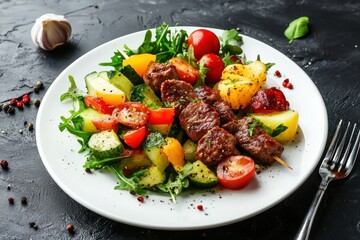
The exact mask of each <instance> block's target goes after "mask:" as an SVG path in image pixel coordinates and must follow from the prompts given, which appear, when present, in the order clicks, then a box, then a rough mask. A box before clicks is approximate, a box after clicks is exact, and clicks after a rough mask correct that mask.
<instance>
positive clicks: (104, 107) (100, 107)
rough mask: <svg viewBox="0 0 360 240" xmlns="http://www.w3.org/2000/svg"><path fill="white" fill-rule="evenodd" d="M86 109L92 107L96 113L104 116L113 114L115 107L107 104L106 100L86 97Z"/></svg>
mask: <svg viewBox="0 0 360 240" xmlns="http://www.w3.org/2000/svg"><path fill="white" fill-rule="evenodd" d="M84 102H85V105H86V107H91V108H93V109H95V110H96V111H98V112H100V113H104V114H111V113H112V112H113V110H114V107H113V106H110V105H109V104H107V103H106V102H105V101H104V100H102V99H101V98H98V97H94V96H86V97H85V98H84Z"/></svg>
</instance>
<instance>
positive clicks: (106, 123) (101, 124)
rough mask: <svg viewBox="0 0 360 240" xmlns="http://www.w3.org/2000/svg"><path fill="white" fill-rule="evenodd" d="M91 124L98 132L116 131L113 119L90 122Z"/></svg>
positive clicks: (115, 123)
mask: <svg viewBox="0 0 360 240" xmlns="http://www.w3.org/2000/svg"><path fill="white" fill-rule="evenodd" d="M92 123H93V124H94V125H95V127H96V128H97V129H98V130H99V131H105V130H114V132H116V131H117V121H116V120H115V119H113V118H104V119H99V120H92Z"/></svg>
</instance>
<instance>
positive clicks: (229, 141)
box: [196, 127, 240, 166]
mask: <svg viewBox="0 0 360 240" xmlns="http://www.w3.org/2000/svg"><path fill="white" fill-rule="evenodd" d="M236 143H237V142H236V138H235V137H234V136H233V135H231V134H230V133H228V132H227V131H225V130H224V129H222V128H220V127H214V128H212V129H211V130H209V131H208V132H207V133H206V134H205V135H204V136H203V137H202V138H201V139H200V140H199V142H198V146H197V151H196V157H197V159H198V160H200V161H202V162H203V163H204V164H205V165H207V166H214V165H217V164H218V163H220V162H221V161H222V160H223V159H224V158H226V157H229V156H235V155H239V154H240V153H239V151H238V150H237V149H236Z"/></svg>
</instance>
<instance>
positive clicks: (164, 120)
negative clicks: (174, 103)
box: [148, 108, 175, 125]
mask: <svg viewBox="0 0 360 240" xmlns="http://www.w3.org/2000/svg"><path fill="white" fill-rule="evenodd" d="M174 117H175V108H158V109H154V110H149V120H148V124H150V125H156V124H172V123H173V121H174Z"/></svg>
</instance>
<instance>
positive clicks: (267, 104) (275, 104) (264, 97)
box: [250, 87, 289, 113]
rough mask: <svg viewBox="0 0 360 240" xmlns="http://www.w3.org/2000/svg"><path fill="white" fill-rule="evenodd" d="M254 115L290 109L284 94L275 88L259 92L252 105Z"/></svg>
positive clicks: (252, 99)
mask: <svg viewBox="0 0 360 240" xmlns="http://www.w3.org/2000/svg"><path fill="white" fill-rule="evenodd" d="M250 107H251V110H252V111H253V112H254V113H271V112H278V111H285V110H286V109H287V108H288V107H289V102H288V101H287V100H286V98H285V95H284V93H283V92H282V91H281V90H279V89H276V88H275V87H272V88H268V89H264V90H259V91H258V92H257V93H256V94H255V95H254V96H253V97H252V98H251V103H250Z"/></svg>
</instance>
